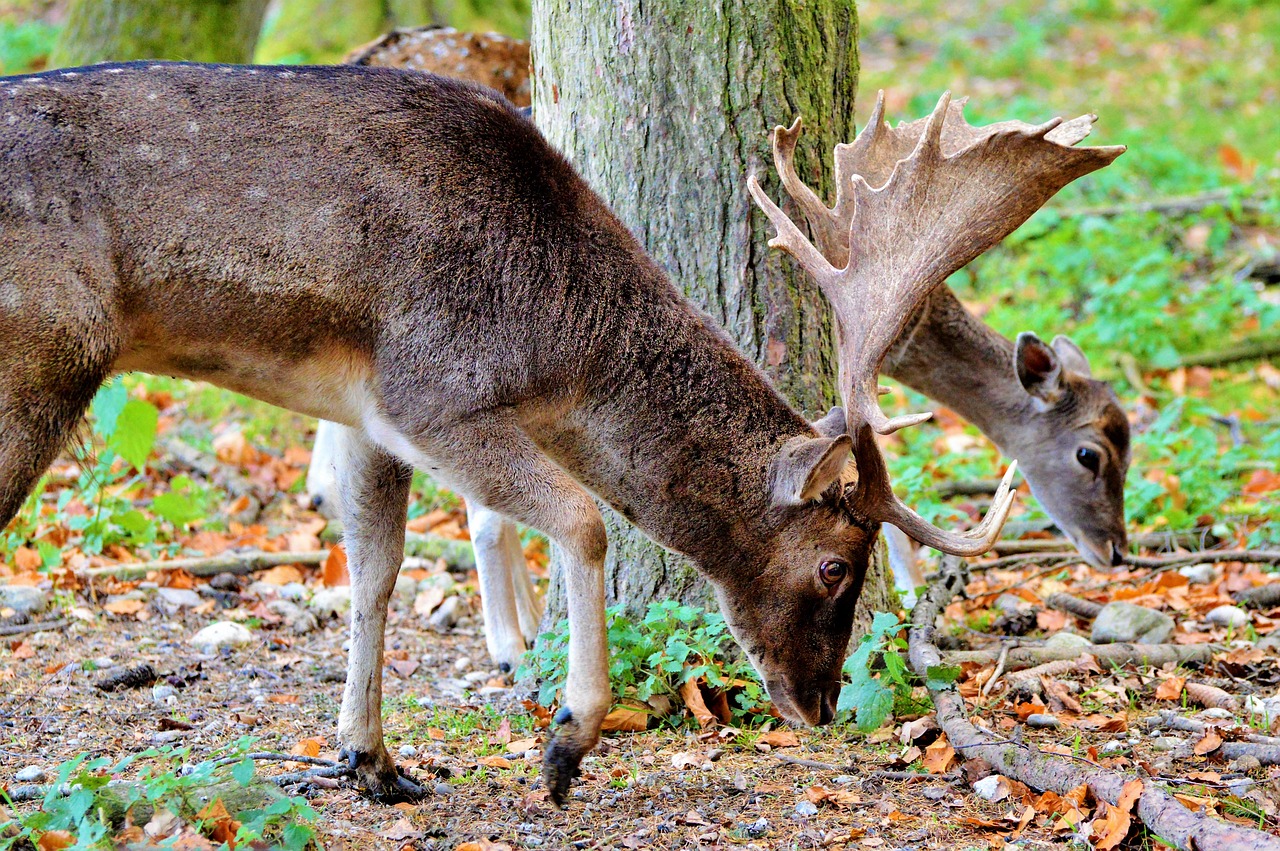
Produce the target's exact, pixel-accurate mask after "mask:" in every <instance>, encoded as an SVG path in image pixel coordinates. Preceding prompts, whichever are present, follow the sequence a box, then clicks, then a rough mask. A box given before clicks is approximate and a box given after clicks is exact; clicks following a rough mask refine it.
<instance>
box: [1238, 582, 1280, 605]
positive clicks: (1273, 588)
mask: <svg viewBox="0 0 1280 851" xmlns="http://www.w3.org/2000/svg"><path fill="white" fill-rule="evenodd" d="M1231 596H1232V598H1233V599H1234V600H1235V601H1236V602H1237V603H1239V604H1240V605H1242V606H1248V607H1249V608H1251V609H1270V608H1273V607H1274V606H1280V582H1271V583H1269V584H1267V585H1259V586H1258V587H1257V588H1246V589H1244V590H1243V591H1238V592H1236V593H1235V594H1232V595H1231Z"/></svg>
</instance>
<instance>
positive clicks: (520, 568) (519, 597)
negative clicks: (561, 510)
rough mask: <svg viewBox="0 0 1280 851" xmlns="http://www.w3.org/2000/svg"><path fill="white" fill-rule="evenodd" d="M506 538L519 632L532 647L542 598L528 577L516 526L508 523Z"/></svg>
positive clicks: (539, 622)
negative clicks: (514, 588)
mask: <svg viewBox="0 0 1280 851" xmlns="http://www.w3.org/2000/svg"><path fill="white" fill-rule="evenodd" d="M507 537H508V540H509V541H510V543H509V547H510V555H509V558H510V559H511V561H510V563H511V564H512V565H513V568H512V576H513V577H514V578H515V586H516V611H517V612H519V617H520V632H521V633H523V634H524V640H525V643H526V644H528V645H529V646H530V647H532V646H533V642H534V640H535V639H536V638H537V637H538V627H539V625H541V623H542V597H540V596H539V595H538V591H537V589H535V588H534V587H533V579H532V578H531V577H530V576H529V565H528V562H526V561H525V560H524V547H522V546H521V545H520V531H519V530H518V529H517V528H516V524H514V523H511V522H509V521H508V523H507Z"/></svg>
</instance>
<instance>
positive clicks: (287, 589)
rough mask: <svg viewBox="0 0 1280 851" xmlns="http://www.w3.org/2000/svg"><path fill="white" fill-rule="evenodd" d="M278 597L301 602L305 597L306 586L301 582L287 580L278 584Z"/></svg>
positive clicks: (306, 592)
mask: <svg viewBox="0 0 1280 851" xmlns="http://www.w3.org/2000/svg"><path fill="white" fill-rule="evenodd" d="M279 593H280V599H281V600H292V601H293V602H295V603H297V602H301V601H302V600H305V599H307V594H308V593H309V592H308V591H307V586H305V585H303V584H302V583H301V582H289V583H286V584H284V585H281V586H280V592H279Z"/></svg>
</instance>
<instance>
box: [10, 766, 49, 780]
mask: <svg viewBox="0 0 1280 851" xmlns="http://www.w3.org/2000/svg"><path fill="white" fill-rule="evenodd" d="M46 777H48V775H47V774H45V773H44V769H43V768H41V767H40V766H38V765H28V766H27V767H25V768H20V769H18V773H17V774H15V775H13V779H14V780H17V781H18V782H19V783H40V782H41V781H43V780H44V779H45V778H46Z"/></svg>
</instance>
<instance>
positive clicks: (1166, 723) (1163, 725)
mask: <svg viewBox="0 0 1280 851" xmlns="http://www.w3.org/2000/svg"><path fill="white" fill-rule="evenodd" d="M1142 723H1143V726H1145V727H1146V728H1147V729H1148V730H1177V731H1179V732H1182V733H1195V734H1196V735H1199V736H1203V735H1204V734H1205V733H1207V732H1209V731H1210V730H1221V729H1223V728H1224V726H1225V725H1222V724H1205V723H1203V722H1200V721H1196V720H1195V719H1193V718H1183V717H1182V716H1181V715H1179V714H1178V713H1176V712H1174V711H1173V710H1172V709H1161V710H1160V714H1159V715H1153V716H1152V717H1150V718H1147V719H1144V720H1143V722H1142ZM1241 738H1242V739H1243V740H1244V741H1246V742H1251V743H1252V744H1255V745H1268V746H1271V747H1280V737H1276V736H1263V735H1261V734H1259V733H1245V734H1243V735H1242V736H1241Z"/></svg>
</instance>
